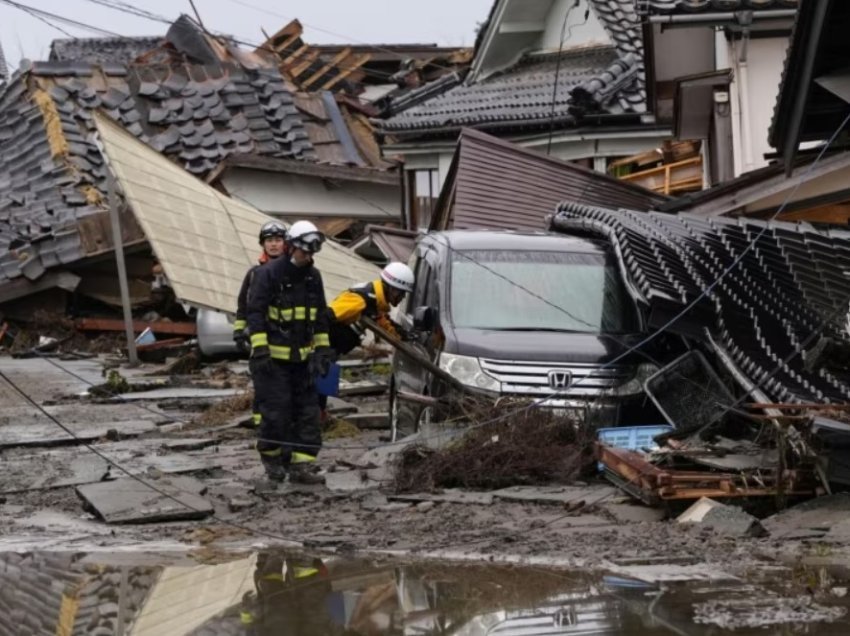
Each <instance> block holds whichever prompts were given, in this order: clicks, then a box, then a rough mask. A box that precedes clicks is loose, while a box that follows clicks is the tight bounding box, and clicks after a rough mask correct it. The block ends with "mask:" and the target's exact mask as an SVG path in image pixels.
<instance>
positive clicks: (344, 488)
mask: <svg viewBox="0 0 850 636" xmlns="http://www.w3.org/2000/svg"><path fill="white" fill-rule="evenodd" d="M380 485H381V482H380V481H375V480H373V479H370V478H369V475H368V473H367V471H364V470H346V471H336V472H332V473H328V474H327V475H325V486H326V487H327V489H328V490H330V491H331V492H351V491H355V490H369V489H372V488H378V487H379V486H380Z"/></svg>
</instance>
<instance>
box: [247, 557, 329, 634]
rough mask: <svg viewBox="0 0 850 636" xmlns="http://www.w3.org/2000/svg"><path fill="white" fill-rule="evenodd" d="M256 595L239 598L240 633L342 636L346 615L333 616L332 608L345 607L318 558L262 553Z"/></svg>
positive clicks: (255, 581) (255, 572)
mask: <svg viewBox="0 0 850 636" xmlns="http://www.w3.org/2000/svg"><path fill="white" fill-rule="evenodd" d="M254 586H255V589H256V592H255V593H253V594H249V595H246V596H245V597H243V599H242V604H241V612H240V614H241V617H242V624H243V626H244V631H243V633H244V634H246V636H247V635H249V634H250V635H251V636H265V635H266V634H269V635H270V636H271V635H275V636H277V635H279V634H293V635H300V634H303V635H305V636H307V635H311V636H312V635H313V634H316V635H318V634H322V635H323V636H324V635H328V636H332V635H334V634H340V635H341V634H343V633H344V632H345V629H344V621H345V612H344V611H343V612H342V615H341V616H338V617H336V620H335V617H334V615H333V614H332V613H331V611H332V609H333V608H334V607H335V606H342V607H344V602H343V600H342V598H341V594H340V593H339V592H335V591H334V590H333V589H332V587H331V577H330V572H329V570H328V567H327V565H326V564H325V563H324V562H323V561H322V560H321V559H318V558H313V557H309V556H296V555H284V554H278V553H272V552H261V553H259V554H258V555H257V565H256V569H255V570H254Z"/></svg>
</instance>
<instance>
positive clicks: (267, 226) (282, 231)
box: [233, 221, 286, 426]
mask: <svg viewBox="0 0 850 636" xmlns="http://www.w3.org/2000/svg"><path fill="white" fill-rule="evenodd" d="M260 246H261V247H262V248H263V253H262V254H260V258H259V259H258V263H257V265H254V266H253V267H252V268H251V269H249V270H248V273H247V274H245V278H243V279H242V287H240V288H239V297H238V299H237V301H236V320H234V321H233V342H235V343H236V347H237V348H238V349H239V351H244V352H248V351H250V350H251V345H250V336H249V335H248V320H247V319H246V316H247V312H248V289H249V288H250V286H251V281H252V280H253V278H254V272H256V271H257V270H258V269H259V268H260V267H261V266H262V265H265V264H266V263H268V262H269V261H271V260H274V259H275V258H277V257H278V256H280V255H281V254H283V253H284V252H285V251H286V227H284V225H283V223H281V222H280V221H269V222H268V223H264V224H263V227H261V228H260ZM251 421H252V422H253V424H254V426H259V425H260V406H259V403H258V402H257V398H256V395H255V396H254V404H253V405H252V408H251Z"/></svg>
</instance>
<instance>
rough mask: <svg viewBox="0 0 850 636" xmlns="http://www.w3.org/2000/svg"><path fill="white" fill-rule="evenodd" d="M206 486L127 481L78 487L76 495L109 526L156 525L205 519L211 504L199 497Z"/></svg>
mask: <svg viewBox="0 0 850 636" xmlns="http://www.w3.org/2000/svg"><path fill="white" fill-rule="evenodd" d="M203 490H204V485H203V484H202V483H201V482H200V481H198V480H197V479H192V478H191V477H169V478H165V479H158V480H156V482H155V483H153V482H151V483H150V484H146V483H142V482H141V481H139V480H136V479H131V478H125V479H116V480H115V481H104V482H99V483H96V484H86V485H83V486H79V487H77V494H78V495H79V496H80V497H81V498H82V499H83V500H84V501H85V502H86V504H87V505H88V506H89V507H90V508H91V509H92V511H93V512H95V514H97V515H98V516H99V517H100V518H101V519H103V520H104V521H105V522H106V523H153V522H157V521H183V520H191V519H203V518H204V517H207V516H209V515H211V514H212V513H213V507H212V504H210V502H209V501H207V500H206V499H204V498H203V497H201V496H200V495H199V494H198V493H200V492H203Z"/></svg>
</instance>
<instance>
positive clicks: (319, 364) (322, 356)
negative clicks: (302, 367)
mask: <svg viewBox="0 0 850 636" xmlns="http://www.w3.org/2000/svg"><path fill="white" fill-rule="evenodd" d="M335 360H336V351H334V350H333V349H331V348H330V347H318V348H317V349H316V350H315V351H313V353H311V354H310V357H309V358H308V359H307V370H308V371H309V372H310V374H311V375H313V376H315V377H319V378H323V377H325V376H326V375H327V374H328V372H329V371H330V370H331V365H332V364H333V363H334V361H335Z"/></svg>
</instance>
